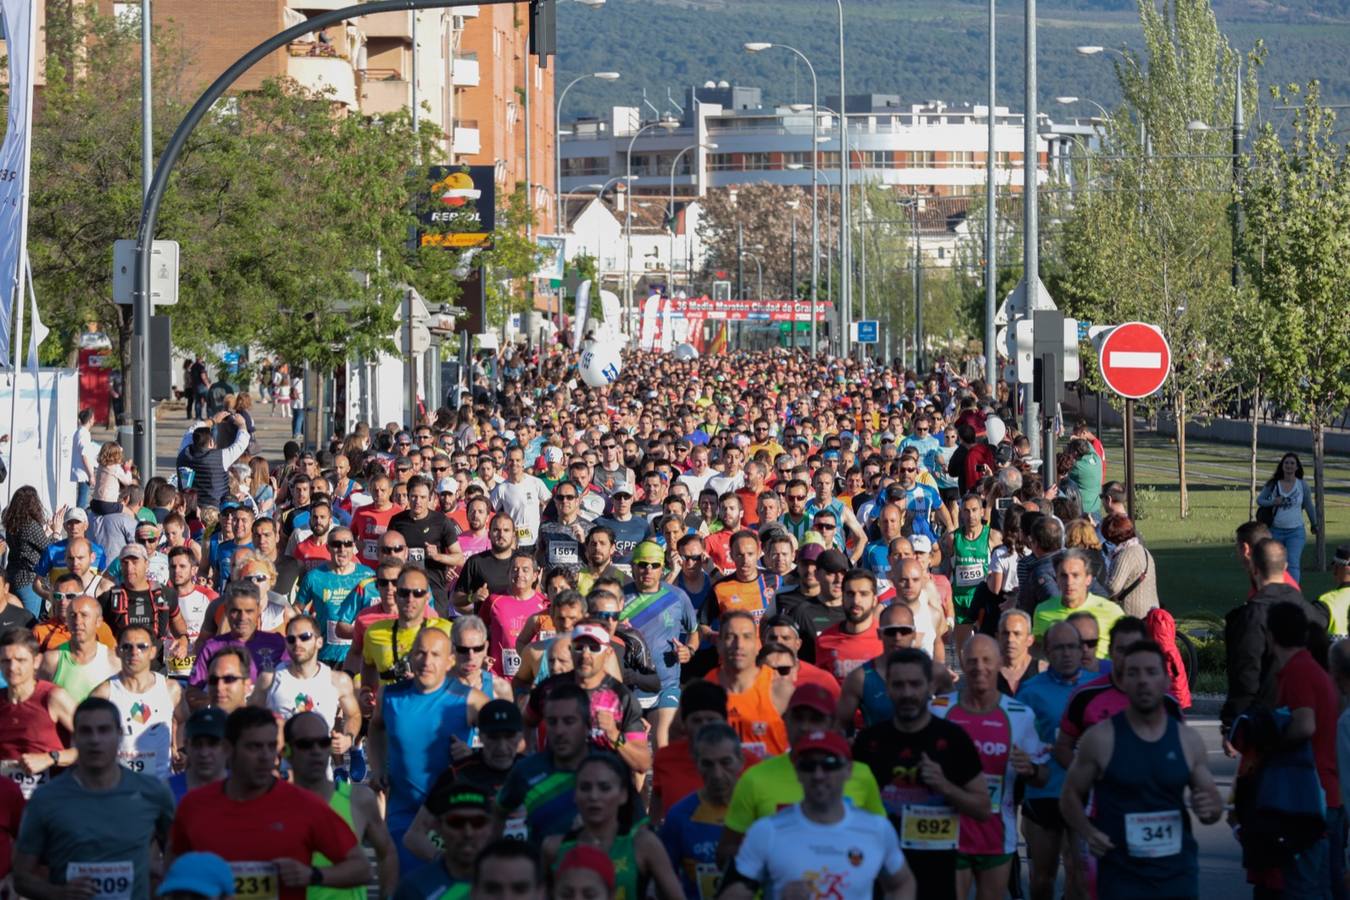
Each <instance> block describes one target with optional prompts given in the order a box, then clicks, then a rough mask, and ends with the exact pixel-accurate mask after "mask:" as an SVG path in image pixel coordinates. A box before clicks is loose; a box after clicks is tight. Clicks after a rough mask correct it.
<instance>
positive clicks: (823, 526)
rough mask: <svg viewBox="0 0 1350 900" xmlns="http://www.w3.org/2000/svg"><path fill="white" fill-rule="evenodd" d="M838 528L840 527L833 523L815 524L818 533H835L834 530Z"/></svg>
mask: <svg viewBox="0 0 1350 900" xmlns="http://www.w3.org/2000/svg"><path fill="white" fill-rule="evenodd" d="M838 527H839V526H838V525H835V524H834V523H832V522H816V523H815V528H816V530H817V531H834V530H835V529H836V528H838Z"/></svg>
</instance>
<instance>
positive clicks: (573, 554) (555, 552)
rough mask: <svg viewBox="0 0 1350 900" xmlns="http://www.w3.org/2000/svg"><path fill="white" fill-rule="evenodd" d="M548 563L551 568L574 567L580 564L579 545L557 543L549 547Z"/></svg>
mask: <svg viewBox="0 0 1350 900" xmlns="http://www.w3.org/2000/svg"><path fill="white" fill-rule="evenodd" d="M548 562H549V565H551V566H573V565H576V564H577V563H578V562H579V558H578V555H577V545H576V544H572V543H568V542H564V541H555V542H554V543H551V544H549V545H548Z"/></svg>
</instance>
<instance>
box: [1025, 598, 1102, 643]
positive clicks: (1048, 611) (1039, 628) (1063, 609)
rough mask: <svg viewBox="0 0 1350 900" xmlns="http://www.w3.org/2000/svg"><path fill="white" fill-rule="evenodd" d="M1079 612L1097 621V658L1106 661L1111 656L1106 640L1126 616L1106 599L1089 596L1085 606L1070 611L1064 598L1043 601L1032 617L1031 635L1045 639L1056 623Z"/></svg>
mask: <svg viewBox="0 0 1350 900" xmlns="http://www.w3.org/2000/svg"><path fill="white" fill-rule="evenodd" d="M1077 612H1086V613H1091V614H1092V618H1094V619H1096V620H1097V634H1098V635H1100V639H1099V640H1098V641H1097V658H1098V659H1106V657H1107V656H1108V655H1110V653H1109V651H1110V643H1111V642H1110V641H1108V640H1107V639H1106V636H1107V634H1109V633H1110V631H1111V626H1112V625H1114V624H1116V619H1119V618H1120V617H1121V616H1123V615H1125V610H1123V609H1121V608H1120V604H1118V603H1115V602H1113V601H1111V600H1108V599H1106V598H1105V597H1098V596H1097V595H1096V594H1088V595H1087V599H1086V600H1084V601H1083V605H1082V606H1080V607H1078V608H1077V609H1070V608H1069V607H1067V606H1065V605H1064V598H1063V597H1051V598H1050V599H1049V600H1043V601H1041V602H1040V603H1039V604H1037V605H1036V615H1035V616H1033V617H1032V622H1031V633H1032V634H1033V635H1035V636H1036V637H1038V638H1040V637H1044V636H1045V633H1046V632H1047V631H1049V630H1050V626H1051V625H1054V624H1055V623H1056V622H1063V621H1065V620H1066V619H1068V618H1069V616H1071V615H1073V614H1074V613H1077Z"/></svg>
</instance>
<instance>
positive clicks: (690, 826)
mask: <svg viewBox="0 0 1350 900" xmlns="http://www.w3.org/2000/svg"><path fill="white" fill-rule="evenodd" d="M685 752H688V748H686V750H685ZM726 815H727V808H726V807H725V806H716V805H714V804H712V803H710V802H708V801H707V800H704V799H703V798H702V797H700V796H699V795H698V792H697V791H695V792H694V793H691V794H688V795H687V796H685V797H684V799H682V800H680V801H679V802H678V803H676V804H675V805H674V806H672V807H670V809H669V810H667V812H666V819H665V822H663V823H662V824H661V843H662V844H664V845H665V848H666V855H667V856H669V857H670V861H671V863H672V864H673V865H674V866H675V871H676V873H678V874H679V876H680V886H681V887H683V888H684V896H685V898H686V900H715V898H716V897H717V887H718V884H719V883H720V882H721V880H722V869H721V867H719V866H718V865H717V842H718V841H719V840H721V837H722V823H723V822H724V821H725V820H726Z"/></svg>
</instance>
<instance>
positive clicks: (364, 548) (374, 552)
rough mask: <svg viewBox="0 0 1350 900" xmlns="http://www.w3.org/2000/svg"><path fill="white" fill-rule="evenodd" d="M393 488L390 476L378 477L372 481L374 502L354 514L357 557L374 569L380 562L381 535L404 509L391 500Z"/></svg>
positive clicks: (353, 523) (371, 493) (353, 527)
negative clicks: (391, 520)
mask: <svg viewBox="0 0 1350 900" xmlns="http://www.w3.org/2000/svg"><path fill="white" fill-rule="evenodd" d="M393 486H394V485H393V482H392V481H390V480H389V476H388V475H376V476H375V477H374V478H372V479H371V480H370V496H371V497H373V498H374V500H373V501H372V502H371V503H370V504H368V505H366V506H363V507H361V508H360V509H358V510H357V511H356V512H354V513H352V534H354V535H356V556H357V558H358V559H360V560H361V562H363V563H365V564H366V565H368V566H370V567H371V568H372V569H373V568H375V564H376V563H378V562H379V561H380V550H379V546H380V535H382V534H384V533H385V532H386V531H388V530H389V520H390V519H392V518H393V517H394V516H396V515H398V514H399V513H401V512H403V507H401V506H399V505H398V504H397V503H392V502H390V500H389V496H390V494H391V492H392V491H393Z"/></svg>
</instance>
